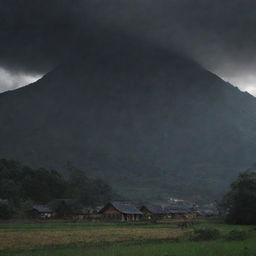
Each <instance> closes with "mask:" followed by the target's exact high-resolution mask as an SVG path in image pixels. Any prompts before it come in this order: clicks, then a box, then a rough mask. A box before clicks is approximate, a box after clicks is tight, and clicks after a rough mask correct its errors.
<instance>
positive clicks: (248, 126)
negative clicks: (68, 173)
mask: <svg viewBox="0 0 256 256" xmlns="http://www.w3.org/2000/svg"><path fill="white" fill-rule="evenodd" d="M87 47H88V46H87ZM255 109H256V100H255V98H254V97H253V96H251V95H249V94H248V93H243V92H241V91H239V90H238V89H237V88H235V87H233V86H232V85H231V84H228V83H226V82H224V81H223V80H221V79H220V78H219V77H217V76H216V75H214V74H212V73H211V72H209V71H207V70H206V69H204V68H203V67H201V66H200V65H198V64H197V63H195V62H194V61H192V60H190V59H189V58H187V57H185V56H183V55H181V54H179V53H177V52H171V51H170V50H165V49H161V48H158V47H156V46H154V45H151V44H146V43H142V42H140V41H136V40H134V39H128V38H125V40H123V39H120V38H115V40H114V43H113V40H111V41H109V42H107V43H106V42H104V46H103V44H101V43H99V44H98V45H97V44H96V45H91V46H90V47H89V48H87V52H86V53H82V52H81V55H80V56H78V57H77V56H75V57H73V58H71V59H70V60H69V61H66V62H65V63H63V64H61V65H59V66H58V67H56V68H55V69H54V70H53V71H52V72H49V73H48V74H47V75H45V76H44V77H43V78H42V79H40V80H39V81H37V82H36V83H34V84H31V85H28V86H26V87H24V88H20V89H17V90H15V91H11V92H7V93H2V94H0V118H1V126H0V140H1V144H0V156H1V157H2V158H3V157H4V158H12V159H16V160H19V161H22V162H25V163H29V164H31V165H33V166H45V167H58V168H60V169H63V170H64V169H65V165H66V163H67V161H72V162H73V164H74V165H76V166H78V167H79V168H83V169H84V170H85V171H86V173H87V175H89V176H92V177H100V178H102V179H104V180H105V181H106V182H108V183H110V184H111V185H112V186H113V187H114V189H116V190H117V192H118V193H120V194H122V195H125V196H127V197H129V198H147V199H148V198H150V199H159V198H168V197H184V198H189V199H196V200H208V199H212V200H213V199H216V198H218V197H219V196H220V195H221V194H222V193H223V192H224V191H225V190H226V189H227V188H228V186H229V183H230V182H231V181H232V180H233V179H234V177H236V175H237V173H238V172H240V171H242V170H244V169H246V168H247V167H248V166H250V165H251V164H252V163H254V162H255V152H256V113H255Z"/></svg>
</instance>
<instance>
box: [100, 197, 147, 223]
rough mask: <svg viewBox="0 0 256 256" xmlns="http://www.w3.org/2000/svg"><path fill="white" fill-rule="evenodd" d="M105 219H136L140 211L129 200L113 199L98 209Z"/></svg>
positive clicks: (140, 213)
mask: <svg viewBox="0 0 256 256" xmlns="http://www.w3.org/2000/svg"><path fill="white" fill-rule="evenodd" d="M99 213H100V214H102V215H103V219H105V220H120V221H138V220H140V218H141V217H142V212H141V211H140V210H139V209H138V208H137V207H136V206H135V205H133V204H132V203H131V202H125V201H115V202H110V203H108V204H106V205H105V206H104V207H103V208H102V209H101V210H100V211H99Z"/></svg>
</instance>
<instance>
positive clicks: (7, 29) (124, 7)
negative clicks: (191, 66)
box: [0, 0, 256, 95]
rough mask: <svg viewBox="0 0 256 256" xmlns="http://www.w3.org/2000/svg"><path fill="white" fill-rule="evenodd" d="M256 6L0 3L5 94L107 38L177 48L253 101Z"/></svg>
mask: <svg viewBox="0 0 256 256" xmlns="http://www.w3.org/2000/svg"><path fill="white" fill-rule="evenodd" d="M255 10H256V1H255V0H214V1H213V0H0V91H5V90H9V89H14V88H17V87H20V86H24V85H26V84H28V83H31V82H32V81H34V80H36V79H38V78H39V77H41V76H42V75H43V74H45V73H46V72H48V71H50V70H51V69H53V68H54V67H55V66H56V65H58V64H59V63H62V62H63V61H66V60H67V59H68V58H69V57H70V56H72V55H76V54H79V51H81V50H82V49H83V48H86V46H87V45H88V42H90V40H92V38H95V35H98V36H97V38H100V40H102V41H103V42H104V36H102V37H101V34H102V31H105V30H109V31H111V30H114V31H117V32H116V33H118V32H120V34H125V35H128V36H129V35H131V36H135V37H138V38H141V39H143V40H147V41H150V42H153V43H156V44H158V45H159V46H160V47H164V48H178V49H179V50H181V51H183V52H184V53H186V54H187V55H189V56H191V58H193V59H194V60H195V61H197V62H199V63H200V64H201V65H203V66H204V67H206V68H207V69H209V70H211V71H212V72H214V73H216V74H217V75H219V76H221V77H222V78H223V79H225V80H226V81H229V82H231V83H232V84H234V85H235V86H238V87H239V88H240V89H241V90H247V91H249V92H250V93H252V94H254V95H256V74H255V68H256V54H255V53H256V33H255V28H256V11H255Z"/></svg>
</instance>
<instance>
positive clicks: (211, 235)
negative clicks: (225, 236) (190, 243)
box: [191, 228, 220, 241]
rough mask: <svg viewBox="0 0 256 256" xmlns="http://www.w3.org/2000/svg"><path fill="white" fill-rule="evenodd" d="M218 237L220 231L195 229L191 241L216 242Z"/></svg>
mask: <svg viewBox="0 0 256 256" xmlns="http://www.w3.org/2000/svg"><path fill="white" fill-rule="evenodd" d="M219 237H220V231H219V230H218V229H215V228H204V229H196V230H194V231H193V233H192V235H191V240H194V241H208V240H216V239H218V238H219Z"/></svg>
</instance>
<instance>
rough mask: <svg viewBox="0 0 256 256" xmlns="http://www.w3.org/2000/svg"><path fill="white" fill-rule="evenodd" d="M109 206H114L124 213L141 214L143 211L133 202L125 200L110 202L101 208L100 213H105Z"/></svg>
mask: <svg viewBox="0 0 256 256" xmlns="http://www.w3.org/2000/svg"><path fill="white" fill-rule="evenodd" d="M109 206H113V207H114V208H115V209H116V210H117V211H119V212H120V213H124V214H140V215H142V212H141V211H140V210H139V209H138V208H137V207H136V206H135V205H134V204H132V203H131V202H123V201H114V202H111V203H108V204H107V205H106V206H105V207H103V209H101V210H100V212H99V213H103V212H104V211H105V210H106V209H107V208H108V207H109Z"/></svg>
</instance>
